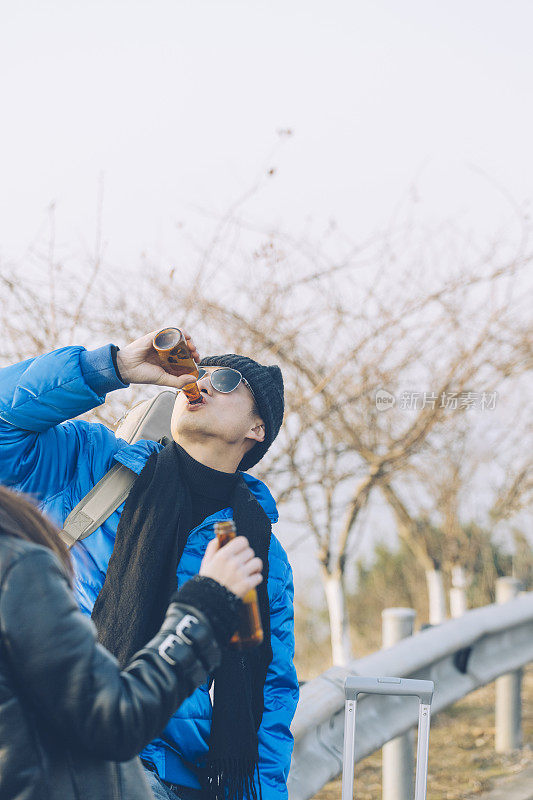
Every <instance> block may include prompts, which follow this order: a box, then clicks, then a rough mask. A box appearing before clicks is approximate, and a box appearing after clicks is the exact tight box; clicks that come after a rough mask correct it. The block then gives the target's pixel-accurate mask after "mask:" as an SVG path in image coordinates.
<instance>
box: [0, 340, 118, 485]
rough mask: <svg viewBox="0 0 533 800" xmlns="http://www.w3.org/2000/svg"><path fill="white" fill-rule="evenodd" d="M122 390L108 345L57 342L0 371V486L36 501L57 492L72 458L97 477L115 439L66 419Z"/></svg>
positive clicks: (70, 474) (70, 471)
mask: <svg viewBox="0 0 533 800" xmlns="http://www.w3.org/2000/svg"><path fill="white" fill-rule="evenodd" d="M125 387H126V384H124V383H122V382H121V381H120V380H119V379H118V377H117V374H116V372H115V368H114V366H113V359H112V356H111V345H106V346H105V347H101V348H99V349H98V350H92V351H87V350H85V348H83V347H63V348H60V349H59V350H54V351H53V352H51V353H47V354H46V355H42V356H38V357H37V358H30V359H28V360H27V361H22V362H21V363H19V364H13V365H12V366H9V367H4V368H3V369H2V370H0V449H1V453H2V457H1V459H0V483H3V484H4V485H7V486H12V487H15V488H17V489H20V490H22V491H24V492H29V493H31V494H33V495H35V496H37V498H38V499H39V500H41V501H44V500H45V499H47V498H50V497H52V496H53V495H55V494H57V493H59V492H62V491H65V489H66V487H68V484H69V483H70V482H71V481H72V479H73V478H74V475H75V473H76V469H77V468H78V466H79V464H80V463H82V464H83V465H84V468H85V469H88V470H90V471H91V472H94V471H95V470H94V467H95V466H96V467H99V469H96V471H97V472H101V474H99V475H93V476H92V477H93V480H95V481H97V480H99V478H100V477H101V475H102V474H103V473H104V472H105V471H106V469H107V468H108V463H109V460H110V458H111V456H112V454H113V452H115V451H116V450H117V447H118V444H117V443H118V441H119V440H117V439H116V438H115V436H114V434H113V432H112V431H110V430H109V429H108V428H106V427H105V425H100V424H95V423H86V422H83V421H81V420H80V421H76V422H66V420H70V419H71V418H72V417H76V416H78V415H79V414H83V413H85V412H86V411H89V410H90V409H91V408H94V407H95V406H98V405H101V404H102V403H103V402H104V400H105V395H106V393H107V392H110V391H113V390H114V389H119V388H125ZM94 459H96V461H97V462H98V463H97V464H95V463H94Z"/></svg>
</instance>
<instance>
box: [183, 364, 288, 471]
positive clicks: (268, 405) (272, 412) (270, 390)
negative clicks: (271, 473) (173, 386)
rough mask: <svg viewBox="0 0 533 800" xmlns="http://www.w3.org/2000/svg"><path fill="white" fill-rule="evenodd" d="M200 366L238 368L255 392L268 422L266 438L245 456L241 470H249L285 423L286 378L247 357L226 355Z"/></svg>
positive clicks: (279, 371)
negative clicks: (284, 392)
mask: <svg viewBox="0 0 533 800" xmlns="http://www.w3.org/2000/svg"><path fill="white" fill-rule="evenodd" d="M198 366H200V367H232V368H233V369H238V370H239V372H240V373H241V375H242V376H243V378H245V379H246V380H247V381H248V383H249V384H250V386H251V387H252V391H253V393H254V397H255V400H256V403H257V408H258V409H259V413H260V415H261V419H262V420H263V422H264V423H265V439H264V441H262V442H256V444H255V445H254V446H253V447H252V449H251V450H248V452H247V453H246V454H245V455H244V456H243V458H242V460H241V462H240V464H239V466H238V469H240V470H243V471H245V470H247V469H250V468H251V467H253V466H254V464H257V462H258V461H260V460H261V459H262V458H263V456H264V455H265V453H266V451H267V450H268V448H269V447H270V445H271V444H272V442H273V441H274V439H275V438H276V436H277V435H278V433H279V429H280V428H281V423H282V422H283V411H284V408H285V402H284V399H283V377H282V374H281V370H280V368H279V367H278V366H277V365H273V366H272V367H265V366H263V365H262V364H258V363H257V361H254V360H253V358H248V356H238V355H235V353H226V355H223V356H208V357H207V358H202V360H201V361H200V363H199V365H198Z"/></svg>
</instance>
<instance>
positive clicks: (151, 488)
mask: <svg viewBox="0 0 533 800" xmlns="http://www.w3.org/2000/svg"><path fill="white" fill-rule="evenodd" d="M182 470H183V462H182V461H181V459H180V456H179V452H178V448H177V447H176V445H175V443H174V442H171V443H170V444H169V445H167V446H166V447H165V448H164V449H163V450H161V451H160V452H159V453H153V454H152V455H151V456H150V458H149V459H148V461H147V462H146V464H145V465H144V467H143V469H142V471H141V473H140V475H139V476H138V477H137V479H136V480H135V483H134V484H133V486H132V488H131V490H130V493H129V495H128V498H127V500H126V503H125V505H124V509H123V511H122V514H121V516H120V521H119V524H118V528H117V534H116V539H115V545H114V548H113V553H112V555H111V558H110V560H109V565H108V568H107V574H106V578H105V582H104V585H103V587H102V589H101V591H100V594H99V595H98V597H97V598H96V602H95V604H94V608H93V612H92V615H91V616H92V618H93V620H94V622H95V624H96V627H97V629H98V635H99V639H100V642H101V643H102V644H103V645H104V646H105V647H107V649H108V650H110V651H111V652H112V653H113V654H114V655H115V656H116V657H117V658H118V660H119V662H120V663H121V665H122V666H124V665H125V664H126V663H127V662H128V660H129V659H130V658H131V656H132V655H133V654H134V653H135V652H136V651H137V650H139V649H141V648H142V647H143V646H144V645H145V644H146V643H147V642H148V641H149V640H150V639H151V638H152V637H153V636H155V634H156V633H157V632H158V630H159V628H160V626H161V623H162V622H163V619H164V616H165V613H166V610H167V606H168V602H169V600H170V598H171V596H172V594H173V592H174V591H175V590H176V585H177V581H176V570H177V566H178V564H179V561H180V559H181V556H182V553H183V550H184V548H185V544H186V542H187V536H188V534H189V531H190V527H191V497H190V490H189V488H188V485H187V482H186V480H185V479H184V475H183V471H182ZM231 506H232V508H233V519H234V520H235V525H236V528H237V532H238V533H239V534H242V535H245V536H246V537H247V538H248V540H249V542H250V545H251V546H252V548H253V549H254V551H255V553H256V555H257V556H259V558H261V559H262V561H263V582H262V583H261V584H260V585H259V586H258V588H257V593H258V599H259V609H260V612H261V619H262V623H263V631H264V640H263V643H262V644H261V645H260V646H259V647H256V648H254V649H253V650H248V651H244V652H237V651H235V650H229V649H227V650H225V651H224V653H223V657H222V663H221V665H220V667H219V668H218V669H217V671H216V673H215V675H214V677H215V692H214V703H213V719H212V723H211V734H210V738H209V752H208V754H207V757H206V761H205V765H204V769H203V770H202V774H201V776H200V779H201V783H202V785H203V787H204V788H205V790H206V794H207V796H208V797H209V798H210V799H211V800H242V798H243V796H244V794H247V795H248V797H251V798H254V800H255V798H256V789H255V784H254V775H255V772H256V771H257V773H259V767H258V738H257V731H258V729H259V726H260V724H261V719H262V715H263V691H264V683H265V678H266V673H267V669H268V665H269V664H270V661H271V659H272V648H271V643H270V609H269V603H268V595H267V580H268V550H269V546H270V536H271V532H272V528H271V523H270V520H269V519H268V517H267V515H266V514H265V512H264V511H263V509H262V508H261V506H260V505H259V503H258V501H257V500H256V498H255V497H254V495H253V494H252V493H251V492H250V490H249V489H248V487H247V485H246V482H245V481H244V479H243V478H242V476H239V478H238V480H237V481H236V483H235V488H234V490H233V494H232V502H231ZM154 587H157V591H155V590H154ZM132 610H135V613H132ZM259 788H260V783H259Z"/></svg>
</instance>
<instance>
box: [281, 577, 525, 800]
mask: <svg viewBox="0 0 533 800" xmlns="http://www.w3.org/2000/svg"><path fill="white" fill-rule="evenodd" d="M530 661H533V592H528V593H526V594H523V595H521V596H520V597H518V598H517V599H516V600H511V601H510V602H508V603H505V604H503V605H499V604H494V605H490V606H485V607H483V608H478V609H474V610H473V611H468V612H467V613H466V614H465V615H464V616H462V617H460V618H459V619H453V620H450V621H448V622H444V623H443V624H442V625H439V626H437V627H435V628H430V629H428V630H424V631H421V632H420V633H417V634H415V635H414V636H412V637H409V638H408V639H403V640H402V641H401V642H399V643H398V644H396V645H394V646H393V647H389V648H387V649H385V650H379V651H377V652H376V653H372V654H371V655H369V656H366V657H365V658H361V659H357V660H355V661H352V662H351V663H350V664H349V665H348V666H347V667H332V668H331V669H329V670H327V671H326V672H324V673H323V674H322V675H320V676H319V677H318V678H315V679H314V680H312V681H309V683H306V684H305V685H304V686H303V687H302V689H301V693H300V702H299V704H298V708H297V710H296V714H295V717H294V720H293V724H292V728H291V730H292V733H293V736H294V751H293V757H292V765H291V770H290V773H289V779H288V787H289V798H290V800H308V798H311V797H313V795H315V794H316V792H318V791H319V790H320V789H321V788H322V787H323V786H324V785H325V784H326V783H327V782H328V781H330V780H332V779H333V778H335V777H337V776H338V775H339V774H340V773H341V772H342V752H343V734H344V701H345V697H344V681H345V679H346V677H347V676H348V675H368V676H382V675H395V676H397V677H400V678H421V679H426V680H432V681H434V683H435V695H434V699H433V712H437V711H441V710H442V709H444V708H446V707H447V706H450V705H452V704H453V703H455V702H456V701H457V700H460V699H461V698H462V697H465V695H467V694H469V693H470V692H472V691H474V690H475V689H478V688H479V687H480V686H484V685H485V684H487V683H491V682H492V681H494V680H495V679H496V678H498V677H499V676H500V675H504V674H506V673H509V672H513V671H515V670H517V669H519V668H520V667H523V666H524V665H525V664H527V663H529V662H530ZM358 713H359V722H358V730H359V731H360V733H359V734H358V739H357V743H356V754H355V757H356V760H360V759H361V758H365V757H366V756H367V755H369V754H370V753H372V752H374V751H375V750H378V749H379V748H380V747H382V746H383V745H384V744H385V742H388V741H389V740H390V739H392V738H394V737H396V736H399V735H400V734H402V733H405V732H406V731H408V730H409V729H410V728H412V727H413V726H414V725H415V724H416V720H417V714H418V707H417V703H416V701H415V700H413V698H401V697H380V696H372V695H368V696H366V697H363V698H362V699H361V701H360V711H359V712H358Z"/></svg>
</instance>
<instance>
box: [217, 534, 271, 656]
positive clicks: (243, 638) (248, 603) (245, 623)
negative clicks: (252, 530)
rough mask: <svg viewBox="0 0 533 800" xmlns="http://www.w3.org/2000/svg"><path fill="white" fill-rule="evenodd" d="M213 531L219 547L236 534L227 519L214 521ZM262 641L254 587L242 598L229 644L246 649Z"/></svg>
mask: <svg viewBox="0 0 533 800" xmlns="http://www.w3.org/2000/svg"><path fill="white" fill-rule="evenodd" d="M215 533H216V535H217V539H218V543H219V545H220V547H223V546H224V545H225V544H227V543H228V542H229V541H231V539H234V538H235V537H236V536H237V530H236V528H235V523H234V521H233V520H232V519H228V520H224V521H223V522H215ZM262 641H263V626H262V624H261V614H260V613H259V603H258V601H257V592H256V590H255V589H250V591H249V592H247V593H246V594H245V595H244V597H243V598H242V606H241V618H240V620H239V627H238V628H237V630H236V631H235V633H234V634H233V636H232V637H231V639H230V643H229V646H230V647H232V648H234V649H235V650H247V649H248V648H251V647H256V646H257V645H259V644H261V642H262Z"/></svg>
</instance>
